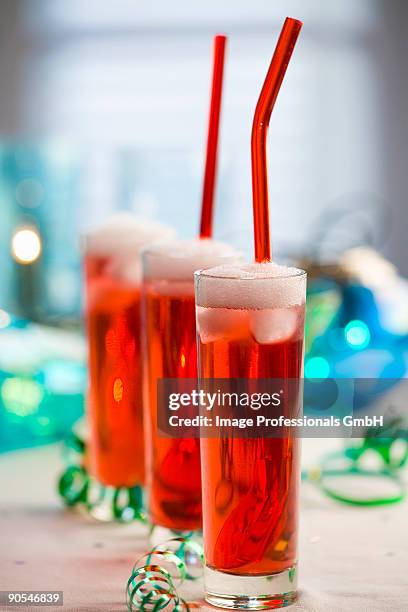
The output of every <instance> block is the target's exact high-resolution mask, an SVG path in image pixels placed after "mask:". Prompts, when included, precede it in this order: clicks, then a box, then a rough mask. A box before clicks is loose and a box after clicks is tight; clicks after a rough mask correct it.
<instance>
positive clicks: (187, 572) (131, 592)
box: [126, 537, 204, 612]
mask: <svg viewBox="0 0 408 612" xmlns="http://www.w3.org/2000/svg"><path fill="white" fill-rule="evenodd" d="M203 563H204V552H203V548H202V546H201V545H200V544H199V543H198V542H196V541H194V540H193V539H192V537H177V538H173V539H171V540H168V541H167V542H165V543H164V544H159V545H158V546H155V547H154V548H153V549H152V550H151V551H150V552H148V553H147V554H145V555H143V556H142V557H141V558H140V559H139V560H138V561H137V562H136V563H135V565H134V567H133V570H132V573H131V576H130V578H129V580H128V582H127V586H126V603H127V609H128V612H135V611H136V610H145V611H148V612H157V611H159V610H165V611H166V612H170V611H172V612H189V610H192V609H194V608H196V605H195V604H193V603H187V602H186V601H185V600H184V599H183V598H182V597H181V596H180V595H179V593H178V591H177V589H178V587H179V586H180V585H181V584H182V583H183V582H184V580H195V579H197V578H199V577H200V575H201V572H202V566H203Z"/></svg>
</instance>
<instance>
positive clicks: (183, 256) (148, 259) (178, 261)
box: [142, 238, 242, 282]
mask: <svg viewBox="0 0 408 612" xmlns="http://www.w3.org/2000/svg"><path fill="white" fill-rule="evenodd" d="M142 257H143V273H144V276H145V277H146V278H148V279H152V280H154V279H156V280H177V281H185V280H188V281H191V282H192V281H193V276H194V272H196V271H197V270H201V269H203V268H210V267H212V266H217V265H221V264H227V263H229V264H232V263H236V262H239V261H241V259H242V258H241V255H240V253H238V251H236V250H235V249H234V248H233V247H232V246H230V245H228V244H225V243H224V242H218V241H216V240H211V239H207V238H206V239H199V238H195V239H191V240H173V241H168V242H162V243H156V244H154V245H151V246H150V247H148V248H147V249H146V250H145V252H144V253H143V254H142Z"/></svg>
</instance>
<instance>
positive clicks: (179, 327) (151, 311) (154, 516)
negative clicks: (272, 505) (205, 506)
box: [144, 281, 201, 531]
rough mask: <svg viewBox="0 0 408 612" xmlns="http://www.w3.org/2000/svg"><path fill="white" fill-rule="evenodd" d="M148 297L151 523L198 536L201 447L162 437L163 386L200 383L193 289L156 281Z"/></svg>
mask: <svg viewBox="0 0 408 612" xmlns="http://www.w3.org/2000/svg"><path fill="white" fill-rule="evenodd" d="M144 292H145V315H146V336H147V354H148V362H147V372H148V379H149V380H148V402H147V403H146V407H147V411H146V417H145V422H146V446H147V457H148V469H147V475H148V483H147V484H148V493H149V510H150V517H151V520H152V522H153V523H154V524H156V525H161V526H163V527H167V528H169V529H175V530H181V531H182V530H196V529H200V528H201V475H200V441H199V440H197V439H167V438H160V437H158V435H157V380H158V379H160V378H196V377H197V349H196V331H195V330H196V328H195V307H194V294H193V283H192V282H186V283H180V282H177V283H174V282H167V281H150V282H146V284H145V287H144Z"/></svg>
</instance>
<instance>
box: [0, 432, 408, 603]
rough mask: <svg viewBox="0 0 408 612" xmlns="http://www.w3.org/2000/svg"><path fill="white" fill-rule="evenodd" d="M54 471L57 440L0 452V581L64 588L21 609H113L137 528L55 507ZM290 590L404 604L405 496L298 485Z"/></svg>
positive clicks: (306, 597)
mask: <svg viewBox="0 0 408 612" xmlns="http://www.w3.org/2000/svg"><path fill="white" fill-rule="evenodd" d="M335 444H336V441H334V440H333V441H331V440H319V441H315V440H306V441H305V443H304V456H305V457H306V458H307V460H308V463H309V464H310V463H313V461H314V457H316V456H318V455H320V454H321V452H324V449H327V448H332V447H333V445H335ZM60 470H61V461H60V447H59V446H57V445H52V446H48V447H43V448H39V449H35V450H26V451H18V452H13V453H8V454H5V455H1V456H0V483H1V497H0V590H12V589H15V590H17V589H24V590H63V591H64V607H63V608H57V607H55V608H50V607H48V608H42V607H35V608H30V609H32V610H38V611H39V612H40V611H41V610H60V611H61V612H74V611H81V612H85V611H92V612H94V611H95V612H105V611H106V612H116V611H119V610H121V611H123V610H125V609H126V605H125V594H124V593H125V585H126V581H127V578H128V577H129V574H130V570H131V567H132V565H133V562H134V561H135V560H136V559H137V558H138V557H139V556H140V555H141V554H142V553H143V552H145V551H146V550H147V546H148V544H147V539H146V536H145V534H144V533H143V528H141V527H140V526H138V525H112V524H102V523H97V522H94V521H92V520H90V519H89V518H87V517H84V516H81V515H79V514H77V513H75V512H72V511H68V510H65V509H64V508H63V507H62V505H61V503H60V500H59V498H58V496H57V494H56V489H55V482H56V479H57V475H58V473H59V472H60ZM300 589H301V591H300V598H299V601H298V602H297V603H296V604H294V605H293V606H291V607H289V608H288V610H291V611H293V612H295V611H296V612H298V611H301V610H302V611H307V612H323V611H324V612H346V611H350V610H356V611H358V612H374V611H377V610H378V611H383V612H384V611H388V610H390V611H391V610H392V611H394V612H395V611H404V612H407V611H408V503H407V502H404V503H401V504H397V505H395V506H388V507H382V508H354V507H348V506H343V505H341V504H338V503H336V502H333V501H331V500H329V499H328V498H326V497H325V496H324V495H322V494H321V493H320V492H319V491H318V490H316V489H315V488H314V487H313V486H312V485H308V484H306V485H305V484H303V485H302V509H301V536H300ZM186 593H187V596H188V599H189V600H190V601H195V602H200V606H201V607H200V609H201V610H207V611H209V610H213V611H214V610H215V609H214V608H211V607H210V606H208V605H206V604H205V603H204V602H203V601H202V599H201V597H202V584H201V583H200V582H196V583H190V584H189V585H188V590H187V592H186ZM0 609H1V607H0ZM3 609H7V608H3ZM9 609H10V610H19V609H22V608H9Z"/></svg>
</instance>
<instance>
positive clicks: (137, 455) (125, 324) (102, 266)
mask: <svg viewBox="0 0 408 612" xmlns="http://www.w3.org/2000/svg"><path fill="white" fill-rule="evenodd" d="M85 270H86V284H87V329H88V342H89V376H90V389H89V416H90V425H91V439H90V465H91V470H92V472H93V474H94V475H95V477H96V478H97V479H98V480H99V481H100V482H101V483H103V484H105V485H110V486H115V487H121V486H126V487H130V486H134V485H139V484H143V482H144V449H143V408H142V395H143V394H142V373H141V358H140V345H141V340H140V287H139V286H138V285H133V284H131V283H129V282H127V281H125V280H123V279H120V278H117V277H116V275H114V274H113V271H112V258H106V257H97V256H90V255H88V256H87V257H86V260H85Z"/></svg>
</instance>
